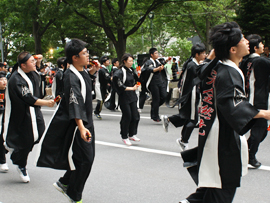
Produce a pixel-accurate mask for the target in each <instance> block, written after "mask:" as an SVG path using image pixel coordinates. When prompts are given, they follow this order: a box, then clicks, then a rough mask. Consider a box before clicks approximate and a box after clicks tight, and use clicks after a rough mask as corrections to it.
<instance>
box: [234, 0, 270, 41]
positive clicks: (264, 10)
mask: <svg viewBox="0 0 270 203" xmlns="http://www.w3.org/2000/svg"><path fill="white" fill-rule="evenodd" d="M236 13H237V16H236V17H235V20H236V21H237V22H238V24H239V25H240V27H241V28H242V29H243V32H244V33H245V35H248V34H259V35H260V36H261V37H262V38H263V39H264V40H265V44H267V45H268V46H269V44H270V23H269V19H270V1H269V0H267V1H265V0H257V1H252V0H239V7H238V8H237V12H236Z"/></svg>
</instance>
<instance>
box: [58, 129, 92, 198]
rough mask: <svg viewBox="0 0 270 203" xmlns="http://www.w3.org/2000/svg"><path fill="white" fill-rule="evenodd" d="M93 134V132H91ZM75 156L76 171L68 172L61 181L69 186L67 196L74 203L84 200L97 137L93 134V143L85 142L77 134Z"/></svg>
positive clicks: (74, 148) (77, 133) (74, 147)
mask: <svg viewBox="0 0 270 203" xmlns="http://www.w3.org/2000/svg"><path fill="white" fill-rule="evenodd" d="M90 132H91V131H90ZM72 149H73V156H72V159H73V161H74V165H75V167H76V170H75V171H67V172H66V173H65V174H64V176H63V177H61V178H60V179H59V181H60V182H61V183H62V184H64V185H68V189H67V195H68V196H69V197H70V198H71V199H73V200H74V201H80V200H81V199H82V192H83V189H84V185H85V182H86V180H87V178H88V176H89V174H90V172H91V168H92V165H93V162H94V157H95V136H94V135H93V133H92V141H91V142H90V143H88V142H85V141H84V140H83V139H82V138H81V136H80V133H79V130H78V131H77V132H76V137H75V139H74V144H73V148H72Z"/></svg>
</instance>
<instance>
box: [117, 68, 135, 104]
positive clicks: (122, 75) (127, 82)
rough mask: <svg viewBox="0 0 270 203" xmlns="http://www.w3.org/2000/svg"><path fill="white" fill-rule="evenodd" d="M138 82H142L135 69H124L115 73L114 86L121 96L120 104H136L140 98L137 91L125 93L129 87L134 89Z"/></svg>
mask: <svg viewBox="0 0 270 203" xmlns="http://www.w3.org/2000/svg"><path fill="white" fill-rule="evenodd" d="M137 81H140V80H139V78H138V76H137V74H136V73H135V70H134V69H133V68H127V67H123V68H121V69H119V70H117V71H115V73H114V75H113V84H114V87H115V90H116V92H117V94H118V95H119V104H120V105H121V104H129V103H132V102H136V101H137V100H138V97H137V95H136V92H135V91H125V89H126V88H127V87H133V86H134V85H135V84H136V82H137Z"/></svg>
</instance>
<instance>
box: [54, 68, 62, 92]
mask: <svg viewBox="0 0 270 203" xmlns="http://www.w3.org/2000/svg"><path fill="white" fill-rule="evenodd" d="M63 76H64V72H63V69H61V68H59V70H58V71H57V73H56V74H55V77H54V80H53V84H52V95H53V97H57V96H58V95H60V96H61V97H63V93H64V83H63Z"/></svg>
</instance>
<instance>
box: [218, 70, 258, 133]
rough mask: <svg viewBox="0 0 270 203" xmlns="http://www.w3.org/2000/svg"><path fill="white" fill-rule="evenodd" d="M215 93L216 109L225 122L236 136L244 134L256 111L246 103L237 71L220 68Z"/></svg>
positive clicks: (250, 124)
mask: <svg viewBox="0 0 270 203" xmlns="http://www.w3.org/2000/svg"><path fill="white" fill-rule="evenodd" d="M229 69H230V70H229ZM219 76H221V77H219ZM215 91H216V97H217V98H216V99H217V108H218V110H219V111H220V112H221V114H222V115H223V117H224V118H225V120H226V121H227V122H228V123H229V125H230V126H231V127H232V128H233V129H234V130H235V131H236V132H237V133H238V134H240V135H243V134H244V133H246V132H247V131H248V130H249V129H250V128H251V126H252V124H253V118H254V116H256V115H257V114H258V110H257V109H256V108H255V107H253V106H252V105H251V104H250V103H249V102H248V101H247V98H246V95H245V92H244V90H243V80H242V78H241V76H240V74H239V73H238V72H237V70H235V69H233V68H232V67H228V66H221V67H220V68H219V71H218V75H217V78H216V82H215Z"/></svg>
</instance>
